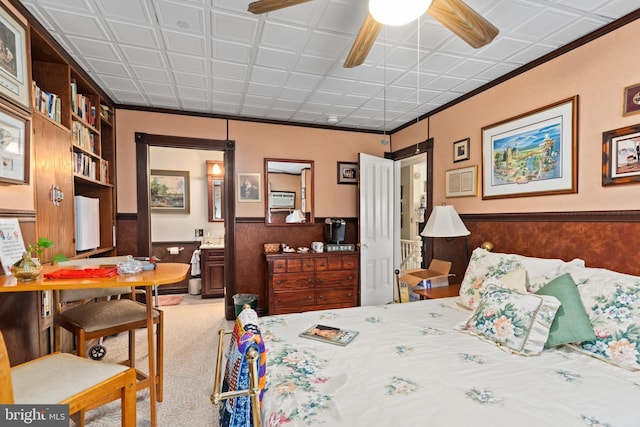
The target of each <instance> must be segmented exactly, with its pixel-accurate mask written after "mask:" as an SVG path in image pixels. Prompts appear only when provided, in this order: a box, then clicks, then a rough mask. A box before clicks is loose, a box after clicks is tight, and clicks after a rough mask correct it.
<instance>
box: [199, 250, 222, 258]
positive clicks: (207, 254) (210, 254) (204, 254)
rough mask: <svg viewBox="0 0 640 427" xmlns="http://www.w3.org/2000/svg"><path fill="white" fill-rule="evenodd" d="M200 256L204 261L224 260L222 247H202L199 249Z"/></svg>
mask: <svg viewBox="0 0 640 427" xmlns="http://www.w3.org/2000/svg"><path fill="white" fill-rule="evenodd" d="M200 258H201V259H203V260H204V261H219V260H220V259H222V260H223V261H224V249H203V250H201V251H200Z"/></svg>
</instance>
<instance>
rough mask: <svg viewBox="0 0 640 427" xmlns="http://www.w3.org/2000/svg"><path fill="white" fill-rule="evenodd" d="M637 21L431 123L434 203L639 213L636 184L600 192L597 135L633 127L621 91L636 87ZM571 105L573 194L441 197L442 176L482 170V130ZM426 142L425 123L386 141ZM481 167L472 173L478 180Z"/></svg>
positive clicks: (639, 73)
mask: <svg viewBox="0 0 640 427" xmlns="http://www.w3.org/2000/svg"><path fill="white" fill-rule="evenodd" d="M638 32H640V21H635V22H633V23H631V24H628V25H626V26H625V27H623V28H621V29H619V30H617V31H615V32H614V33H610V34H608V35H606V36H604V37H601V38H599V39H597V40H595V41H593V42H591V43H589V44H587V45H584V46H582V47H580V48H578V49H575V50H573V51H571V52H569V53H567V54H565V55H563V56H562V57H559V58H556V59H554V60H552V61H550V62H547V63H545V64H543V65H541V66H539V67H536V68H535V69H533V70H531V71H529V72H527V73H525V74H522V75H520V76H518V77H516V78H513V79H511V80H509V81H507V82H504V83H502V84H501V85H499V86H496V87H494V88H492V89H490V90H488V91H485V92H483V93H481V94H479V95H476V96H474V97H473V98H470V99H469V100H467V101H465V102H463V103H461V104H458V105H456V106H454V107H452V108H449V109H447V110H445V111H443V112H441V113H438V114H436V115H434V116H432V117H431V118H430V120H429V122H430V123H429V128H430V134H431V136H432V137H433V138H434V167H433V172H434V195H433V202H434V204H439V203H442V202H446V203H448V204H453V205H454V206H455V207H456V209H457V210H458V211H459V212H461V213H493V212H553V211H591V210H593V211H597V210H630V209H638V208H639V207H640V205H639V204H638V197H637V194H638V190H639V188H638V185H637V184H636V185H633V184H632V185H618V186H609V187H602V175H601V171H602V133H603V132H605V131H608V130H612V129H618V128H621V127H625V126H630V125H635V124H638V123H640V115H635V116H627V117H623V116H622V98H623V90H624V87H625V86H629V85H631V84H635V83H638V82H640V65H639V64H640V63H639V62H638V61H637V60H636V59H632V58H638V57H639V55H640V43H638V41H637V34H638ZM574 95H578V96H579V102H578V105H579V107H578V152H579V154H578V191H579V192H578V193H577V194H570V195H555V196H536V197H522V198H513V199H499V200H485V201H483V200H482V187H481V182H479V189H478V197H465V198H450V199H446V198H445V188H444V174H445V171H446V170H449V169H456V168H460V167H467V166H472V165H476V164H477V165H479V166H480V165H481V159H482V153H481V129H482V128H483V127H485V126H488V125H492V124H494V123H497V122H500V121H502V120H505V119H509V118H510V117H514V116H517V115H519V114H523V113H526V112H528V111H532V110H535V109H537V108H540V107H544V106H546V105H549V104H552V103H554V102H557V101H560V100H562V99H566V98H569V97H572V96H574ZM417 135H422V139H425V138H426V135H427V123H426V120H425V121H423V122H420V123H419V124H417V125H413V126H410V127H408V128H406V129H404V130H403V131H401V132H398V133H396V134H394V135H393V137H392V143H393V149H394V150H397V149H399V148H402V147H406V146H409V145H411V144H414V143H415V140H416V139H415V138H416V136H417ZM466 137H470V138H471V153H470V154H471V157H470V160H468V161H464V162H459V163H455V164H454V163H453V158H452V157H453V145H452V144H453V142H454V141H458V140H461V139H463V138H466ZM480 171H481V167H479V173H481V172H480Z"/></svg>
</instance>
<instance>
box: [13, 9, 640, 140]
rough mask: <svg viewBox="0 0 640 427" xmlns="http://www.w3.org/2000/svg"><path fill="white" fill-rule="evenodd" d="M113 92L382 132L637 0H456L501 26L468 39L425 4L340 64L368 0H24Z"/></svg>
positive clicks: (144, 103) (127, 99) (148, 102)
mask: <svg viewBox="0 0 640 427" xmlns="http://www.w3.org/2000/svg"><path fill="white" fill-rule="evenodd" d="M21 2H22V3H23V4H24V5H25V6H26V8H27V9H28V10H29V11H30V12H31V13H32V14H33V15H34V17H35V18H36V19H37V20H38V21H39V22H40V23H41V24H42V25H43V26H44V27H45V28H46V29H47V30H48V31H49V32H50V33H51V34H52V35H53V37H54V38H56V40H58V41H59V42H60V44H61V45H62V46H63V47H64V48H65V49H66V50H67V51H68V53H69V54H70V55H71V56H72V57H73V58H74V59H75V60H76V61H77V62H78V63H79V64H80V66H82V67H83V68H84V69H85V70H86V71H87V73H88V74H89V75H90V76H91V77H92V78H93V79H95V81H96V82H97V83H98V84H99V85H100V86H101V87H102V88H103V89H104V91H105V92H106V93H107V94H108V95H109V96H111V97H112V98H113V100H114V102H116V103H118V104H124V105H133V106H140V107H157V108H167V109H172V110H178V111H192V112H198V113H211V114H221V115H233V116H242V117H247V118H256V119H266V120H279V121H289V122H296V123H310V124H319V125H327V119H328V117H329V116H336V117H337V118H338V123H337V126H340V127H348V128H354V129H363V130H372V131H392V130H393V129H397V128H398V127H400V126H403V125H405V124H406V123H408V122H411V121H412V120H415V119H416V118H417V117H419V116H421V115H423V114H425V113H428V112H430V111H432V110H434V109H436V108H438V107H440V106H442V105H443V104H446V103H447V102H450V101H452V100H454V99H457V98H459V97H461V96H463V95H465V94H467V93H469V92H471V91H473V90H475V89H477V88H478V87H481V86H482V85H485V84H487V83H489V82H491V81H492V80H494V79H497V78H499V77H501V76H503V75H505V74H507V73H509V72H511V71H513V70H515V69H517V68H519V67H521V66H522V65H525V64H527V63H529V62H531V61H533V60H535V59H537V58H539V57H541V56H543V55H545V54H547V53H549V52H552V51H554V50H556V49H558V48H560V47H562V46H564V45H566V44H568V43H570V42H572V41H574V40H576V39H578V38H580V37H582V36H584V35H586V34H588V33H590V32H592V31H594V30H596V29H598V28H600V27H602V26H604V25H606V24H608V23H610V22H612V21H614V20H615V19H617V18H620V17H621V16H624V15H626V14H627V13H630V12H632V11H634V10H636V9H640V0H467V1H466V3H467V4H468V5H469V6H471V7H472V8H473V9H475V10H476V11H478V12H479V13H481V14H482V15H483V16H484V17H485V18H487V19H488V20H489V21H491V22H492V23H493V24H494V25H496V26H497V27H498V28H499V30H500V34H499V35H498V37H496V39H495V40H494V41H493V42H492V43H491V44H489V45H487V46H485V47H483V48H480V49H477V50H476V49H473V48H471V47H469V46H468V45H467V44H466V43H464V42H463V41H462V40H460V39H459V38H458V37H456V36H455V35H453V34H452V33H451V32H449V30H447V29H446V28H445V27H443V26H442V25H441V24H439V23H438V22H437V21H435V20H434V19H433V18H431V17H430V16H429V15H427V14H424V15H423V16H422V17H421V18H420V19H419V20H417V21H414V22H412V23H409V24H407V25H404V26H401V27H384V28H383V30H382V31H381V32H380V35H379V36H378V38H377V41H376V43H375V45H374V46H373V48H372V50H371V52H370V54H369V56H368V58H367V60H366V62H365V63H364V64H363V65H361V66H359V67H356V68H352V69H346V68H343V66H342V64H343V62H344V60H345V58H346V56H347V54H348V52H349V49H350V47H351V44H352V42H353V40H354V38H355V36H356V34H357V32H358V30H359V28H360V25H361V24H362V22H363V20H364V18H365V16H366V15H367V4H368V2H367V0H314V1H311V2H308V3H305V4H302V5H298V6H293V7H289V8H286V9H281V10H278V11H274V12H270V13H268V14H265V15H260V16H256V15H252V14H251V13H249V12H247V6H248V4H249V2H250V1H248V0H21Z"/></svg>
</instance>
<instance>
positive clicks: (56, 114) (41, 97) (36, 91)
mask: <svg viewBox="0 0 640 427" xmlns="http://www.w3.org/2000/svg"><path fill="white" fill-rule="evenodd" d="M31 89H32V97H33V107H34V108H35V109H36V110H38V111H40V112H41V113H42V114H44V115H45V116H47V117H49V118H50V119H51V120H54V121H56V122H58V123H60V122H61V120H62V115H61V112H60V110H61V106H60V97H59V96H58V95H56V94H55V93H51V92H47V91H45V90H42V89H41V88H40V87H39V86H38V84H37V83H36V82H35V80H33V81H32V82H31Z"/></svg>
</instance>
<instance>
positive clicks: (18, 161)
mask: <svg viewBox="0 0 640 427" xmlns="http://www.w3.org/2000/svg"><path fill="white" fill-rule="evenodd" d="M30 128H31V125H30V121H29V120H28V119H25V118H24V117H22V116H18V115H16V114H15V113H13V112H12V111H10V110H5V109H4V108H0V182H6V183H9V184H28V183H29V151H30V148H29V129H30Z"/></svg>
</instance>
